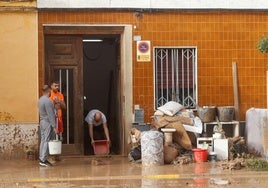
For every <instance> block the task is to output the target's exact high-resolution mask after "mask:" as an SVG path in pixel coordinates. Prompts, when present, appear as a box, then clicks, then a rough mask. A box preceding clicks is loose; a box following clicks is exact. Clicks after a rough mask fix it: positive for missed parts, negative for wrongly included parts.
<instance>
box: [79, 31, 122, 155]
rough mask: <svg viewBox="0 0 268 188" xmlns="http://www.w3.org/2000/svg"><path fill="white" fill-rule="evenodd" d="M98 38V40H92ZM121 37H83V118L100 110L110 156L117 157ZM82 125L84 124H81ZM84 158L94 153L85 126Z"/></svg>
mask: <svg viewBox="0 0 268 188" xmlns="http://www.w3.org/2000/svg"><path fill="white" fill-rule="evenodd" d="M92 39H98V40H101V41H92ZM119 45H120V35H85V36H83V87H84V118H85V117H86V115H87V113H88V112H89V111H90V110H92V109H99V110H100V111H102V112H103V113H104V114H105V115H106V118H107V122H108V128H109V132H110V139H111V143H112V145H111V148H110V153H111V154H115V155H116V154H120V150H121V148H120V147H121V146H120V145H121V142H120V140H121V132H120V123H119V122H120V121H119V119H118V117H119V114H118V113H119V111H118V105H119V104H118V102H116V101H117V100H116V99H117V96H118V95H120V89H119V88H120V87H119V86H118V83H119V78H120V75H119V72H120V71H119V69H120V62H118V60H119V59H120V58H119V55H120V51H119V49H120V47H119ZM84 122H85V121H84ZM84 146H85V148H84V151H85V155H92V154H94V151H93V148H92V146H91V144H90V138H89V130H88V125H87V123H86V122H85V123H84Z"/></svg>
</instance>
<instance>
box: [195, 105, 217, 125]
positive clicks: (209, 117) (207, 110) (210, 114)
mask: <svg viewBox="0 0 268 188" xmlns="http://www.w3.org/2000/svg"><path fill="white" fill-rule="evenodd" d="M197 114H198V117H199V118H200V119H201V121H202V122H203V123H209V122H213V121H215V117H216V107H215V106H202V107H197Z"/></svg>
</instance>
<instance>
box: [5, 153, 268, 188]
mask: <svg viewBox="0 0 268 188" xmlns="http://www.w3.org/2000/svg"><path fill="white" fill-rule="evenodd" d="M0 167H1V170H0V187H1V188H13V187H15V188H18V187H20V188H47V187H48V188H54V187H55V188H62V187H63V188H71V187H81V188H87V187H90V188H100V187H119V188H132V187H133V188H134V187H135V188H137V187H142V188H147V187H150V188H151V187H152V188H163V187H199V188H203V187H204V188H205V187H244V188H248V187H252V188H253V187H254V188H257V187H258V188H262V187H263V188H264V187H268V171H252V170H249V169H246V168H243V169H241V170H222V168H221V166H220V165H219V162H216V163H211V162H204V163H191V164H187V165H161V166H155V165H154V166H152V165H151V166H145V165H142V164H141V163H131V162H129V161H128V158H127V157H121V156H109V157H98V158H96V157H92V156H90V157H89V156H87V157H85V156H82V157H64V156H62V157H61V161H59V162H56V163H54V166H53V167H39V164H38V161H37V160H27V159H22V160H1V161H0Z"/></svg>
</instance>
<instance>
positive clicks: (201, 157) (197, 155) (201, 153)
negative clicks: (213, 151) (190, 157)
mask: <svg viewBox="0 0 268 188" xmlns="http://www.w3.org/2000/svg"><path fill="white" fill-rule="evenodd" d="M192 150H193V152H194V161H195V162H206V161H207V160H208V150H207V149H200V148H196V149H192Z"/></svg>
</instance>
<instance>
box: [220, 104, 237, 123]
mask: <svg viewBox="0 0 268 188" xmlns="http://www.w3.org/2000/svg"><path fill="white" fill-rule="evenodd" d="M217 114H218V118H219V121H223V122H228V121H233V119H234V107H233V106H221V107H217Z"/></svg>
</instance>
